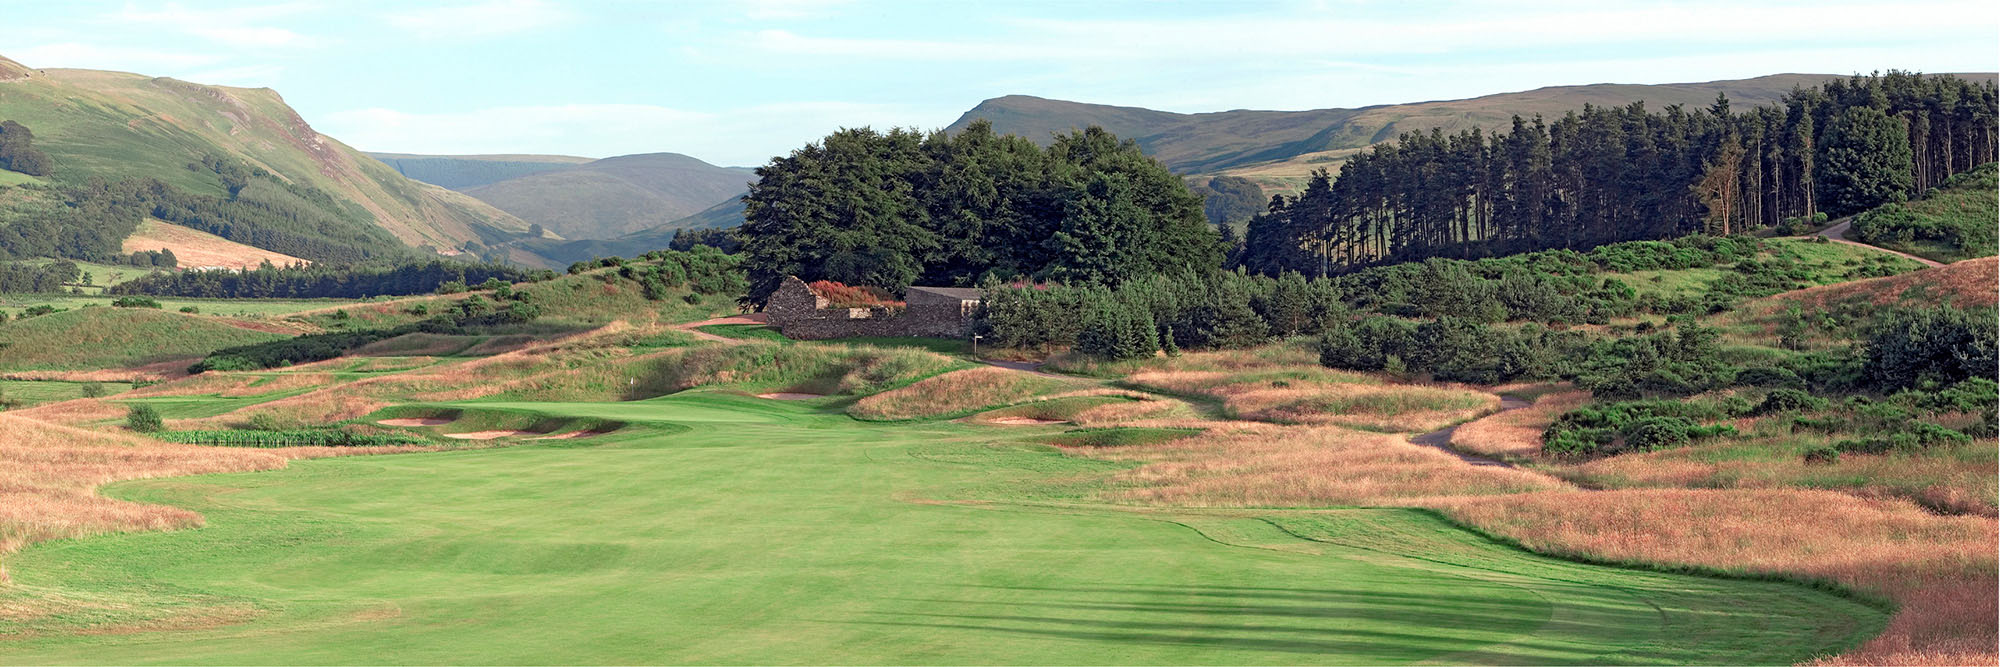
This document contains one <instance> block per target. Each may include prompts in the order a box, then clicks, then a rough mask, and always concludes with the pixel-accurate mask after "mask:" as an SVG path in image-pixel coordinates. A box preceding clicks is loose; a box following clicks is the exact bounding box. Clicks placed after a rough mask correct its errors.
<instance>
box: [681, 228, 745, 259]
mask: <svg viewBox="0 0 2000 667" xmlns="http://www.w3.org/2000/svg"><path fill="white" fill-rule="evenodd" d="M736 230H737V228H735V227H730V228H727V229H680V230H675V231H674V238H673V240H672V241H668V242H667V249H668V250H682V251H686V250H693V249H694V248H695V246H704V245H705V246H708V247H711V248H715V249H716V250H720V251H723V252H725V253H729V254H732V255H733V254H736V251H737V250H740V249H742V248H743V241H742V239H740V238H738V237H737V235H736Z"/></svg>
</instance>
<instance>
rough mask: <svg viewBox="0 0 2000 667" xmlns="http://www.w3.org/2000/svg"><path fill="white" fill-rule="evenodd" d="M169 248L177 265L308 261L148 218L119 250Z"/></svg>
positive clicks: (244, 265) (230, 265) (243, 265)
mask: <svg viewBox="0 0 2000 667" xmlns="http://www.w3.org/2000/svg"><path fill="white" fill-rule="evenodd" d="M161 249H166V250H172V251H174V258H175V260H177V261H178V263H179V265H180V267H181V268H197V267H222V268H228V269H254V268H257V267H258V266H259V265H261V264H263V263H265V262H270V263H271V264H272V265H273V266H290V265H293V264H301V263H308V262H306V260H303V259H299V258H297V257H293V256H291V255H287V254H284V253H280V252H272V251H269V250H265V249H263V248H257V247H252V246H247V245H243V244H241V243H237V242H235V241H231V240H229V239H225V238H222V237H220V236H216V235H214V234H210V233H207V232H202V231H197V230H193V229H188V228H186V227H182V226H179V225H173V224H168V223H165V222H161V221H159V220H154V219H152V218H147V219H145V220H142V221H140V222H139V229H138V230H137V231H134V232H133V233H132V235H131V236H128V237H125V244H124V247H123V248H122V250H123V251H124V252H127V253H132V252H139V251H142V250H154V251H157V250H161Z"/></svg>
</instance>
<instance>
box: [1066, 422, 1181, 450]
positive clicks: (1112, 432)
mask: <svg viewBox="0 0 2000 667" xmlns="http://www.w3.org/2000/svg"><path fill="white" fill-rule="evenodd" d="M1200 432H1201V429H1194V428H1157V427H1145V426H1114V427H1108V428H1080V429H1074V430H1070V431H1065V432H1063V433H1062V434H1061V435H1058V436H1055V437H1052V438H1049V440H1048V442H1049V444H1051V445H1055V446H1057V447H1129V446H1133V445H1152V444H1158V443H1162V442H1171V441H1174V440H1179V439H1181V438H1186V437H1190V436H1193V435H1195V434H1197V433H1200Z"/></svg>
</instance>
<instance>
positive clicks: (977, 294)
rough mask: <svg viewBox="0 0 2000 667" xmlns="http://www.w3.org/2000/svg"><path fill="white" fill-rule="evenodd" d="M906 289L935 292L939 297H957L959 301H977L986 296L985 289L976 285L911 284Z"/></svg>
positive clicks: (928, 292)
mask: <svg viewBox="0 0 2000 667" xmlns="http://www.w3.org/2000/svg"><path fill="white" fill-rule="evenodd" d="M907 291H909V292H923V293H926V294H936V295H938V296H941V297H945V298H948V299H958V300H960V301H979V300H982V299H985V298H986V290H982V289H979V288H977V287H921V286H918V285H911V286H910V289H909V290H907Z"/></svg>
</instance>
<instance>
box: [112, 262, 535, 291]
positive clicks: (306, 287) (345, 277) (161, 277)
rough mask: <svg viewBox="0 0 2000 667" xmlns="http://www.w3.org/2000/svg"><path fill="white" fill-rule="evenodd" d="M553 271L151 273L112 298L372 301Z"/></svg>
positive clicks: (420, 268)
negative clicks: (134, 296) (127, 296)
mask: <svg viewBox="0 0 2000 667" xmlns="http://www.w3.org/2000/svg"><path fill="white" fill-rule="evenodd" d="M554 275H555V274H554V272H551V271H546V270H539V269H523V268H519V267H514V266H507V265H501V264H465V263H462V262H453V261H446V260H431V261H428V262H410V263H405V264H396V265H391V266H328V265H321V264H312V265H307V266H285V267H279V266H272V265H271V264H270V263H269V262H266V263H264V265H262V266H259V267H257V268H255V269H250V270H248V271H237V270H233V269H208V270H201V271H181V272H177V273H155V274H153V275H149V276H146V277H143V278H138V279H136V280H131V281H127V282H123V283H119V284H117V285H113V286H112V287H111V288H110V289H109V290H108V291H109V293H111V294H150V295H154V296H186V297H202V298H212V299H223V298H230V299H252V298H254V299H319V298H338V299H363V298H367V297H371V296H384V295H404V294H429V293H431V292H435V291H437V289H438V287H439V286H440V285H444V284H445V283H448V282H457V283H459V284H461V285H469V284H476V283H481V282H485V281H487V280H494V279H498V280H502V281H506V282H521V281H535V280H545V279H547V278H550V277H554Z"/></svg>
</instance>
